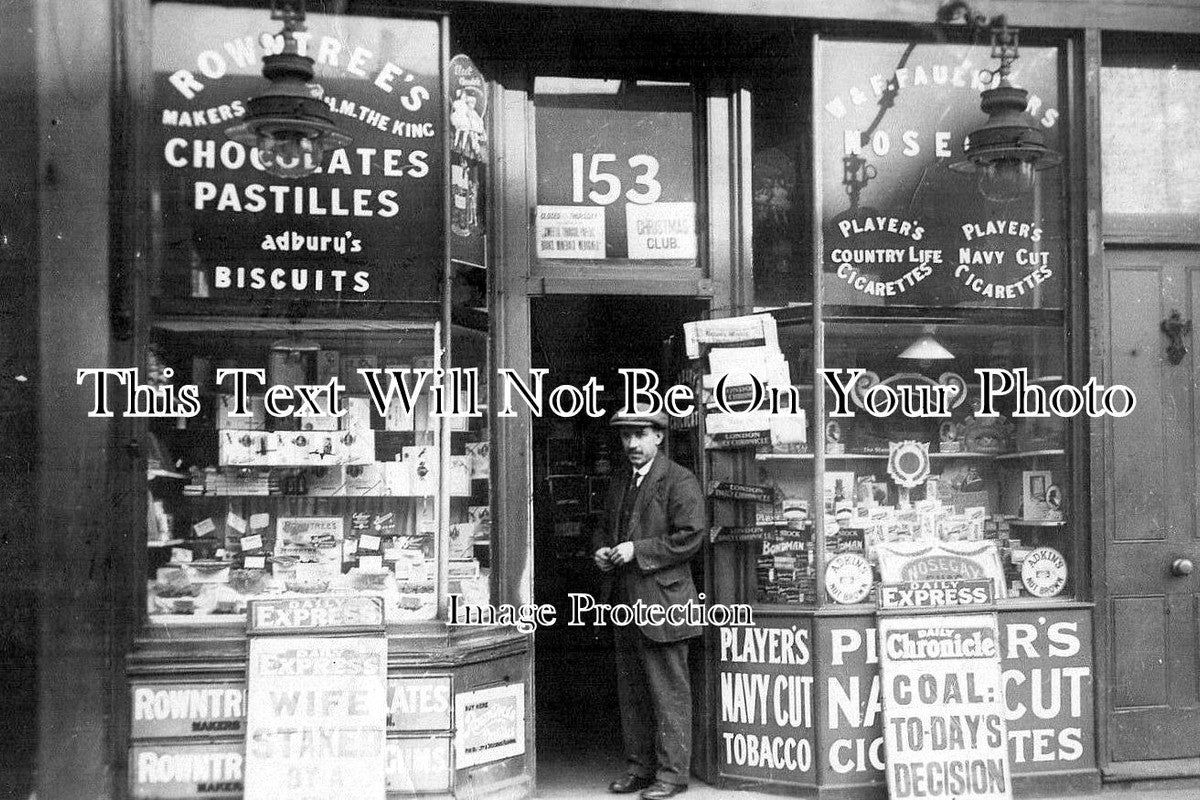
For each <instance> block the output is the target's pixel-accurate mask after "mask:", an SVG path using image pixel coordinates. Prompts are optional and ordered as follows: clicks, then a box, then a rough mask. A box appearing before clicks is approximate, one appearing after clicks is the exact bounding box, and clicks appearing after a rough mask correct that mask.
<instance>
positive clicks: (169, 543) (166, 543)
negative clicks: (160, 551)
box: [146, 539, 184, 548]
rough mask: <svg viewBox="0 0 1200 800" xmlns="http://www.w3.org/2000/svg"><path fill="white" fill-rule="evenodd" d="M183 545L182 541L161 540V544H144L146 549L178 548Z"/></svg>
mask: <svg viewBox="0 0 1200 800" xmlns="http://www.w3.org/2000/svg"><path fill="white" fill-rule="evenodd" d="M183 543H184V540H183V539H163V540H162V541H161V542H146V547H150V548H154V547H178V546H179V545H181V544H183Z"/></svg>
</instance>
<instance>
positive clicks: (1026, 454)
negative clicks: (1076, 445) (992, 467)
mask: <svg viewBox="0 0 1200 800" xmlns="http://www.w3.org/2000/svg"><path fill="white" fill-rule="evenodd" d="M1066 454H1067V451H1066V450H1062V449H1050V450H1022V451H1019V452H1016V453H1001V454H1000V455H998V456H996V460H997V461H1015V460H1016V459H1018V458H1037V457H1039V456H1064V455H1066Z"/></svg>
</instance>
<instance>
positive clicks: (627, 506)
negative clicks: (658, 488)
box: [617, 472, 638, 542]
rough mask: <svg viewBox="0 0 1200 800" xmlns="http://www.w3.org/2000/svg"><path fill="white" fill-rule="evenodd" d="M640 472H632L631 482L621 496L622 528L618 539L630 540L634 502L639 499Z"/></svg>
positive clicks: (619, 530) (618, 531)
mask: <svg viewBox="0 0 1200 800" xmlns="http://www.w3.org/2000/svg"><path fill="white" fill-rule="evenodd" d="M637 493H638V474H637V473H636V472H634V473H631V474H630V476H629V483H628V484H627V485H626V486H625V495H624V497H622V498H621V513H620V516H619V518H618V519H619V520H620V528H619V529H618V530H617V536H618V539H619V540H620V541H622V542H625V541H629V519H630V517H632V516H633V504H634V501H636V500H637Z"/></svg>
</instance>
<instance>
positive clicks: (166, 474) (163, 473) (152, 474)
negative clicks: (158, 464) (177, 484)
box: [146, 468, 192, 481]
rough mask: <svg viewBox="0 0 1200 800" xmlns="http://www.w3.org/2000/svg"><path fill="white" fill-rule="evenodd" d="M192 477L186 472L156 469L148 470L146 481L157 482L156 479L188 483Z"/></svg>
mask: <svg viewBox="0 0 1200 800" xmlns="http://www.w3.org/2000/svg"><path fill="white" fill-rule="evenodd" d="M191 477H192V476H191V475H188V474H187V473H185V472H172V471H171V470H169V469H157V468H155V469H148V470H146V479H147V480H151V481H152V480H155V479H156V478H170V479H172V480H178V481H186V480H188V479H189V478H191Z"/></svg>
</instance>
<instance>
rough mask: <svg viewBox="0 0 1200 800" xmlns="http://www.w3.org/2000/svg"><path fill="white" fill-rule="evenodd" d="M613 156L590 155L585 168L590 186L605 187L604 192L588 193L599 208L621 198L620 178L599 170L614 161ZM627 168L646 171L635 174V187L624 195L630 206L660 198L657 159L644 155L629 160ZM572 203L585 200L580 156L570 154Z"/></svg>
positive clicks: (660, 189) (581, 155)
mask: <svg viewBox="0 0 1200 800" xmlns="http://www.w3.org/2000/svg"><path fill="white" fill-rule="evenodd" d="M616 160H617V157H616V155H615V154H613V153H596V154H595V155H593V156H592V159H591V166H590V167H589V168H588V173H587V179H588V181H589V182H590V183H591V185H593V186H599V185H602V186H605V187H606V189H605V191H603V192H597V191H596V190H595V189H593V190H592V191H590V192H588V193H587V199H588V200H590V201H591V202H593V203H595V204H596V205H598V206H607V205H611V204H612V203H615V202H617V200H618V199H619V198H620V197H621V179H620V178H618V177H617V176H616V175H613V174H612V173H610V172H602V171H601V167H602V166H603V165H604V164H606V163H607V162H610V161H616ZM629 168H630V169H631V170H634V171H637V170H639V169H642V170H645V171H644V172H642V173H641V174H640V175H635V176H634V178H633V182H634V183H635V184H638V186H635V188H633V189H629V190H628V191H626V192H625V199H626V200H628V201H629V202H631V203H643V204H644V203H653V202H655V201H656V200H658V198H659V197H660V196H661V195H662V184H661V183H659V182H658V180H657V178H656V176H657V175H658V168H659V165H658V159H657V158H655V157H654V156H651V155H646V154H645V153H638V154H637V155H634V156H630V157H629ZM571 187H572V188H571V200H572V202H575V203H582V202H583V201H584V195H583V189H584V184H583V153H572V154H571Z"/></svg>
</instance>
